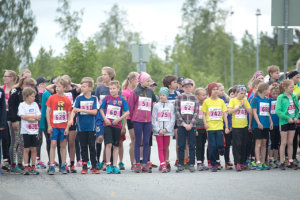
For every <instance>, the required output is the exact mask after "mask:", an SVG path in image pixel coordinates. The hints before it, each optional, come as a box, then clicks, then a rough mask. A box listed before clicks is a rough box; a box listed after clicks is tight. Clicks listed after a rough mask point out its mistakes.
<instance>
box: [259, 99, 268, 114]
mask: <svg viewBox="0 0 300 200" xmlns="http://www.w3.org/2000/svg"><path fill="white" fill-rule="evenodd" d="M259 105H260V106H259V115H260V116H269V106H270V105H269V103H262V102H261V103H260V104H259Z"/></svg>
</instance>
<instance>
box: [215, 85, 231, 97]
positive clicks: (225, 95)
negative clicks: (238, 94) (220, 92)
mask: <svg viewBox="0 0 300 200" xmlns="http://www.w3.org/2000/svg"><path fill="white" fill-rule="evenodd" d="M217 85H218V87H219V88H220V87H223V88H224V89H225V87H224V85H223V84H222V83H217ZM224 97H225V99H226V100H227V101H229V100H230V98H229V96H228V95H227V94H226V93H225V90H224Z"/></svg>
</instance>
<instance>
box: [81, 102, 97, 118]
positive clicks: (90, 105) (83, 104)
mask: <svg viewBox="0 0 300 200" xmlns="http://www.w3.org/2000/svg"><path fill="white" fill-rule="evenodd" d="M93 104H94V101H80V109H85V110H93ZM80 114H81V115H87V113H85V112H80Z"/></svg>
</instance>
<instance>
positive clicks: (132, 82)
mask: <svg viewBox="0 0 300 200" xmlns="http://www.w3.org/2000/svg"><path fill="white" fill-rule="evenodd" d="M138 75H139V74H138V73H137V72H130V73H129V74H128V77H127V79H126V80H125V81H124V82H123V84H122V96H123V97H124V98H125V99H126V101H127V102H128V101H129V97H130V95H131V94H132V92H133V90H134V89H135V88H136V87H137V84H138V81H137V79H136V78H137V77H138ZM123 126H124V124H123ZM127 127H128V131H129V136H130V144H129V155H130V161H131V170H133V169H134V167H133V166H134V163H135V161H134V143H135V141H134V140H135V137H134V129H133V124H132V122H131V118H130V116H128V117H127ZM121 134H122V136H123V137H125V134H126V129H125V132H122V133H121ZM122 136H121V137H122ZM123 151H124V150H123V141H122V140H121V141H120V147H119V156H120V163H119V168H120V170H125V167H124V164H123V162H122V161H123Z"/></svg>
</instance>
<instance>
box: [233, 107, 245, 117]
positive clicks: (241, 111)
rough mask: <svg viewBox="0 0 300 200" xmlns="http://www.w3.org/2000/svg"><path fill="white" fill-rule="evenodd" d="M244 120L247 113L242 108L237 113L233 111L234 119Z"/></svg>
mask: <svg viewBox="0 0 300 200" xmlns="http://www.w3.org/2000/svg"><path fill="white" fill-rule="evenodd" d="M236 107H239V106H236ZM246 118H247V111H246V110H245V109H244V108H239V109H238V110H237V111H235V119H246Z"/></svg>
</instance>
